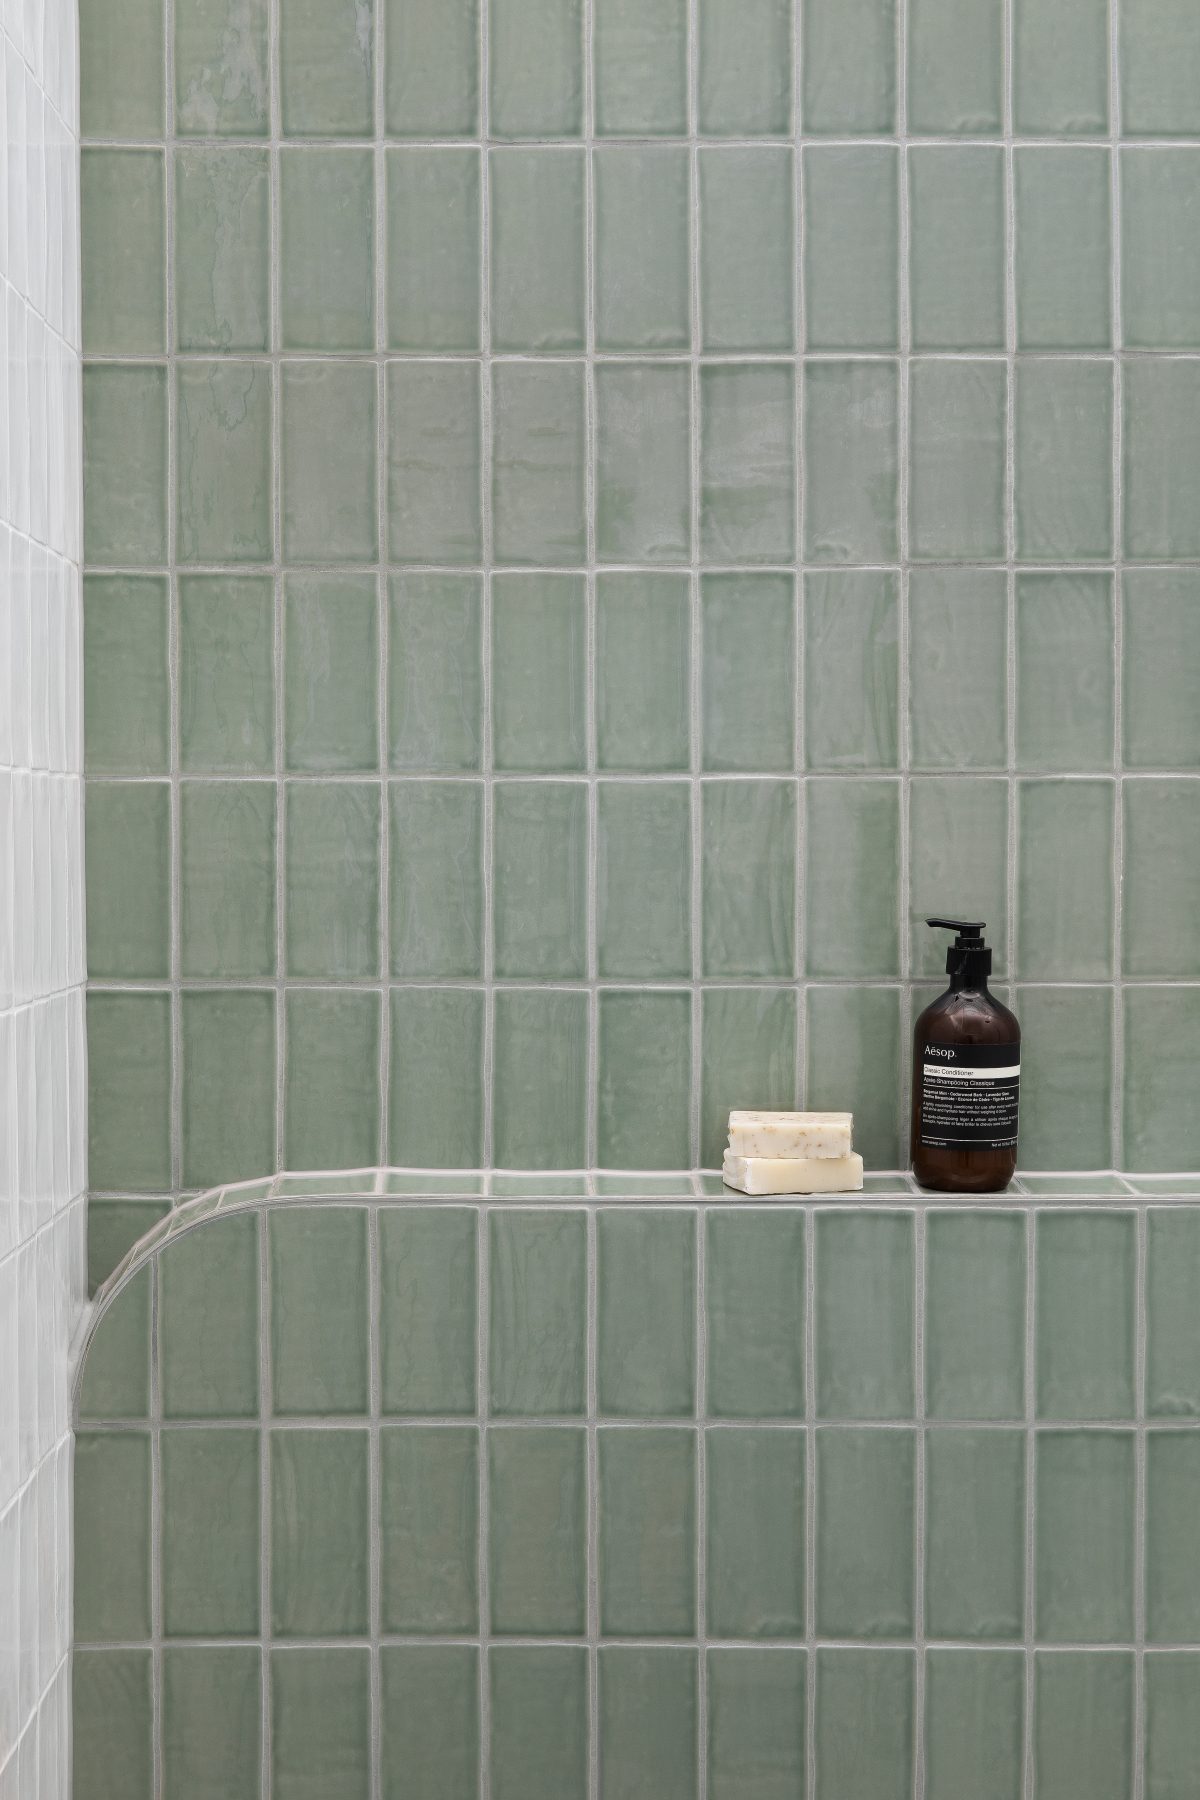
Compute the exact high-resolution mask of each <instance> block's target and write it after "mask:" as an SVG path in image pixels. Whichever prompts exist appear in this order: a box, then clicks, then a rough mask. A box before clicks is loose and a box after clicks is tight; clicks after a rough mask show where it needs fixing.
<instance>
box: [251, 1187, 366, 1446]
mask: <svg viewBox="0 0 1200 1800" xmlns="http://www.w3.org/2000/svg"><path fill="white" fill-rule="evenodd" d="M268 1236H269V1242H270V1261H271V1350H272V1372H273V1383H274V1395H273V1398H274V1406H275V1411H276V1412H277V1413H285V1414H286V1413H292V1414H295V1413H316V1414H320V1413H338V1412H344V1413H359V1412H365V1411H366V1409H367V1321H366V1316H365V1312H364V1308H363V1304H362V1297H363V1295H364V1293H365V1292H366V1281H367V1226H366V1214H365V1212H364V1211H363V1210H362V1208H361V1207H343V1208H337V1209H334V1208H332V1207H330V1208H326V1209H324V1210H321V1209H318V1208H315V1207H299V1208H297V1209H296V1210H295V1211H288V1212H284V1213H279V1214H277V1215H275V1216H273V1217H272V1218H271V1220H270V1222H269V1227H268Z"/></svg>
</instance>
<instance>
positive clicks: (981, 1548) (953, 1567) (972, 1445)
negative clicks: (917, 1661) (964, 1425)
mask: <svg viewBox="0 0 1200 1800" xmlns="http://www.w3.org/2000/svg"><path fill="white" fill-rule="evenodd" d="M925 1457H926V1461H925V1507H926V1523H925V1629H926V1631H927V1633H928V1634H929V1636H930V1637H932V1638H967V1639H986V1638H1013V1639H1016V1638H1020V1637H1022V1636H1023V1635H1024V1630H1025V1436H1024V1433H1023V1432H1021V1431H959V1430H941V1431H938V1430H934V1431H930V1432H929V1433H928V1434H927V1437H926V1445H925Z"/></svg>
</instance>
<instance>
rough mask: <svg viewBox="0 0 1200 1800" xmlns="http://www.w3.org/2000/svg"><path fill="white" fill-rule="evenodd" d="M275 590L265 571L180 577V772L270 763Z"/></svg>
mask: <svg viewBox="0 0 1200 1800" xmlns="http://www.w3.org/2000/svg"><path fill="white" fill-rule="evenodd" d="M273 589H274V583H273V582H272V579H271V577H270V576H269V575H181V576H180V577H179V678H178V679H179V760H180V765H181V767H182V769H183V771H184V773H185V774H188V775H193V774H194V775H200V774H204V775H235V774H236V775H240V774H252V773H253V774H259V773H261V774H265V773H266V772H267V771H268V770H272V769H273V768H274V764H275V596H274V591H273ZM224 791H225V792H226V793H227V794H228V793H230V792H231V790H230V789H229V788H226V789H225V790H224ZM226 972H227V973H232V972H233V971H231V970H230V971H226Z"/></svg>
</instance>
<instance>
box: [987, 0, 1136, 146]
mask: <svg viewBox="0 0 1200 1800" xmlns="http://www.w3.org/2000/svg"><path fill="white" fill-rule="evenodd" d="M1013 33H1014V41H1013V124H1014V126H1015V128H1016V130H1017V131H1018V132H1021V133H1022V134H1024V133H1029V134H1031V135H1035V136H1037V135H1046V136H1054V137H1057V136H1060V135H1062V136H1071V135H1075V134H1084V133H1094V134H1098V135H1103V134H1104V133H1105V132H1106V131H1107V130H1108V52H1109V29H1108V17H1107V15H1106V13H1105V11H1104V8H1103V7H1102V6H1097V5H1096V0H1017V4H1016V10H1015V13H1014V19H1013ZM1126 128H1127V129H1128V121H1126Z"/></svg>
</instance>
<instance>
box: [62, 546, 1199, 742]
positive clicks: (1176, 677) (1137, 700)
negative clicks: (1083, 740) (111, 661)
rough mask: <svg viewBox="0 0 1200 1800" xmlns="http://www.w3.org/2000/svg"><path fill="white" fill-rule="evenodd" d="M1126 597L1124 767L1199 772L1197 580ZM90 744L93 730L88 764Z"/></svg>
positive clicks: (1162, 582) (1169, 582) (1179, 575)
mask: <svg viewBox="0 0 1200 1800" xmlns="http://www.w3.org/2000/svg"><path fill="white" fill-rule="evenodd" d="M1123 591H1124V609H1125V632H1124V646H1125V648H1124V659H1123V669H1122V688H1123V706H1122V720H1123V725H1124V733H1123V745H1122V754H1123V760H1124V762H1125V763H1126V765H1127V766H1130V767H1132V768H1135V769H1192V770H1194V769H1197V768H1200V720H1198V719H1197V715H1196V709H1195V707H1194V706H1193V705H1192V704H1191V695H1192V693H1193V691H1194V684H1195V680H1196V678H1197V675H1198V674H1200V607H1197V605H1196V598H1197V583H1196V577H1195V574H1194V572H1193V571H1192V570H1189V569H1130V570H1129V571H1128V573H1127V574H1126V576H1125V581H1124V590H1123ZM89 691H90V690H89ZM90 742H91V725H90V722H89V757H90Z"/></svg>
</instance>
